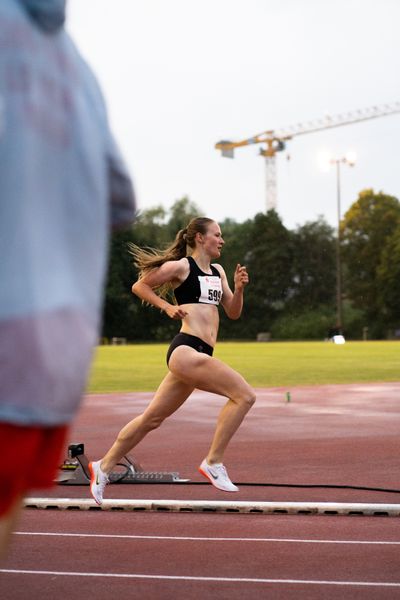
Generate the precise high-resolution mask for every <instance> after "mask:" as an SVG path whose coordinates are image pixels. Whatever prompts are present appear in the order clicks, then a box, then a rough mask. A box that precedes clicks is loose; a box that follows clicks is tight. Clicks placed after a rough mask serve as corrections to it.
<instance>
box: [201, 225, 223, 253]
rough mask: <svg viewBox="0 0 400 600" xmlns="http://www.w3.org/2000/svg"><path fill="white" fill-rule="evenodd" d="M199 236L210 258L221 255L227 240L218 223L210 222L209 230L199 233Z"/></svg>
mask: <svg viewBox="0 0 400 600" xmlns="http://www.w3.org/2000/svg"><path fill="white" fill-rule="evenodd" d="M198 237H199V241H200V244H201V246H202V248H203V250H204V251H205V252H206V253H207V254H208V255H209V256H210V258H219V257H220V256H221V249H222V246H223V245H224V243H225V242H224V240H223V239H222V234H221V229H220V227H219V225H218V223H215V222H213V223H210V224H209V225H208V227H207V232H206V233H205V234H199V236H198Z"/></svg>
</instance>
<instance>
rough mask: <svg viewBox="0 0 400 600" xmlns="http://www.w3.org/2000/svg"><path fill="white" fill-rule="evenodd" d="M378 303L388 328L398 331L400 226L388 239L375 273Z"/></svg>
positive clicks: (399, 311) (399, 318) (399, 326)
mask: <svg viewBox="0 0 400 600" xmlns="http://www.w3.org/2000/svg"><path fill="white" fill-rule="evenodd" d="M377 275H378V277H377V284H378V301H379V308H380V309H381V311H382V315H383V318H385V320H386V323H387V325H388V326H389V327H391V328H393V329H395V330H399V329H400V225H398V226H397V228H396V229H395V230H394V231H393V233H392V235H391V236H390V237H389V238H388V240H387V243H386V245H385V247H384V249H383V251H382V255H381V261H380V264H379V266H378V272H377Z"/></svg>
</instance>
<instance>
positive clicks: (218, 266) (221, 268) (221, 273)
mask: <svg viewBox="0 0 400 600" xmlns="http://www.w3.org/2000/svg"><path fill="white" fill-rule="evenodd" d="M211 266H212V267H214V269H217V271H218V272H219V274H220V275H221V277H222V276H225V270H224V268H223V266H222V265H220V264H219V263H212V264H211Z"/></svg>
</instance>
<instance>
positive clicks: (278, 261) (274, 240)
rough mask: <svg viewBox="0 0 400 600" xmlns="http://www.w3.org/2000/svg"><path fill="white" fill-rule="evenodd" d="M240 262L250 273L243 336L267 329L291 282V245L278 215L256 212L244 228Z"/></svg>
mask: <svg viewBox="0 0 400 600" xmlns="http://www.w3.org/2000/svg"><path fill="white" fill-rule="evenodd" d="M246 241H247V253H246V255H245V257H244V262H245V264H246V265H247V267H248V271H249V274H250V282H251V283H250V285H249V286H248V289H247V290H246V292H245V293H246V302H245V305H244V311H243V323H244V326H245V331H246V333H247V335H246V337H247V338H254V337H255V336H256V334H257V333H258V332H261V331H269V330H270V327H271V323H272V322H273V320H274V319H275V318H276V317H277V315H279V314H280V312H281V311H282V310H283V308H284V306H285V302H286V300H287V298H288V294H289V292H290V289H291V283H292V260H293V246H292V243H291V235H290V232H289V231H288V230H287V229H286V228H285V226H284V225H283V223H282V221H281V220H280V218H279V216H278V214H277V213H276V212H275V211H274V210H270V211H269V212H268V213H267V214H261V213H260V214H257V215H256V216H255V218H254V221H253V222H252V225H251V227H250V228H249V229H248V231H247V240H246Z"/></svg>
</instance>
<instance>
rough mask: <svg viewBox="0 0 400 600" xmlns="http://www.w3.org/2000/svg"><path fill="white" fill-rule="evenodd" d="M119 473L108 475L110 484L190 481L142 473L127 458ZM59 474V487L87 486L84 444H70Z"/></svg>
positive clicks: (165, 473)
mask: <svg viewBox="0 0 400 600" xmlns="http://www.w3.org/2000/svg"><path fill="white" fill-rule="evenodd" d="M118 467H120V470H119V471H112V473H110V475H109V479H110V483H187V482H188V481H190V479H181V478H180V477H179V473H176V472H151V471H144V469H143V468H142V467H141V466H140V465H139V464H138V463H135V462H133V461H132V460H131V459H130V458H129V457H128V456H124V457H123V459H122V461H121V462H120V463H118ZM60 470H61V473H60V474H59V475H58V477H57V479H56V483H58V484H59V485H89V484H90V472H89V461H88V458H87V456H86V455H85V446H84V444H82V443H80V444H70V445H69V446H68V458H66V459H65V461H64V463H63V464H62V465H61V467H60Z"/></svg>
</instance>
